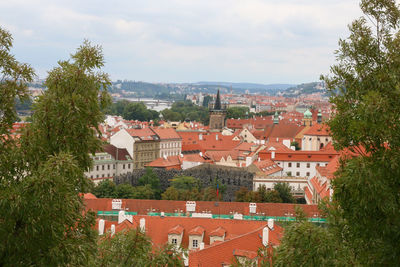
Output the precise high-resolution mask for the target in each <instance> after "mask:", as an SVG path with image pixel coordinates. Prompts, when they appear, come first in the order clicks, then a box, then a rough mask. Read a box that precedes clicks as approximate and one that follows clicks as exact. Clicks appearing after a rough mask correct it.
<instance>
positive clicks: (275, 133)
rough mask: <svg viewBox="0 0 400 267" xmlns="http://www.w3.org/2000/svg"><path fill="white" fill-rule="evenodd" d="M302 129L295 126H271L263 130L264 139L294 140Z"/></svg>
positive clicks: (282, 124)
mask: <svg viewBox="0 0 400 267" xmlns="http://www.w3.org/2000/svg"><path fill="white" fill-rule="evenodd" d="M303 128H304V126H298V125H295V124H285V123H279V124H272V125H269V126H267V127H266V128H265V131H264V139H266V140H268V139H269V140H272V139H276V138H289V139H294V138H295V137H296V135H297V134H298V133H299V132H300V131H301V130H302V129H303Z"/></svg>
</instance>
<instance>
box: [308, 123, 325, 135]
mask: <svg viewBox="0 0 400 267" xmlns="http://www.w3.org/2000/svg"><path fill="white" fill-rule="evenodd" d="M304 135H316V136H330V133H329V127H328V126H327V125H326V124H314V125H313V126H311V127H310V129H308V131H306V132H305V133H304Z"/></svg>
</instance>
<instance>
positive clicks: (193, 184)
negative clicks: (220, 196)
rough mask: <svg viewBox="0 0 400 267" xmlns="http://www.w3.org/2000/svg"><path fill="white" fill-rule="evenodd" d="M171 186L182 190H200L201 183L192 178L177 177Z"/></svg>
mask: <svg viewBox="0 0 400 267" xmlns="http://www.w3.org/2000/svg"><path fill="white" fill-rule="evenodd" d="M171 186H172V187H175V188H176V189H182V190H193V189H195V188H196V189H200V181H199V180H198V179H196V178H194V177H192V176H184V175H182V176H175V177H174V178H173V179H172V183H171Z"/></svg>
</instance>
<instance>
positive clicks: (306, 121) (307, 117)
mask: <svg viewBox="0 0 400 267" xmlns="http://www.w3.org/2000/svg"><path fill="white" fill-rule="evenodd" d="M303 125H304V126H312V113H311V111H310V110H308V109H307V110H306V112H304V118H303Z"/></svg>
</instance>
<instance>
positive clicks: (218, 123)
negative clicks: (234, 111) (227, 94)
mask: <svg viewBox="0 0 400 267" xmlns="http://www.w3.org/2000/svg"><path fill="white" fill-rule="evenodd" d="M225 117H226V110H225V109H223V108H222V104H221V97H220V95H219V90H218V93H217V99H216V100H215V104H214V108H213V109H212V110H211V111H210V124H209V126H210V130H219V131H221V130H222V128H224V127H225Z"/></svg>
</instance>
